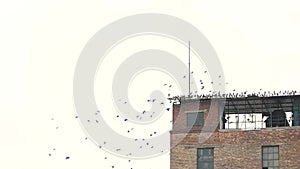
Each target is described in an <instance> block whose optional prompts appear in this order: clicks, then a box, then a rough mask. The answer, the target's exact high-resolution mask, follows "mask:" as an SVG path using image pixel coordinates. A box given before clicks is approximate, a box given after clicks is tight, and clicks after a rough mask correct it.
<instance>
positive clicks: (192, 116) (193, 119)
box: [186, 112, 204, 127]
mask: <svg viewBox="0 0 300 169" xmlns="http://www.w3.org/2000/svg"><path fill="white" fill-rule="evenodd" d="M186 119H187V126H188V127H193V126H203V123H204V113H203V112H189V113H187V115H186Z"/></svg>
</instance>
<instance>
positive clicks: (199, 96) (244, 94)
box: [48, 71, 297, 169]
mask: <svg viewBox="0 0 300 169" xmlns="http://www.w3.org/2000/svg"><path fill="white" fill-rule="evenodd" d="M190 73H191V74H193V73H194V72H193V71H192V72H190ZM204 73H207V71H204ZM182 78H184V79H185V78H187V75H184V76H183V77H182ZM218 78H222V76H221V75H219V76H218ZM198 82H199V83H200V88H199V89H200V90H201V92H198V91H194V92H192V93H189V94H188V95H180V96H179V95H177V96H174V95H172V93H171V92H170V89H171V88H172V87H173V84H169V83H164V84H162V85H163V86H164V87H167V88H168V89H169V90H168V91H169V92H167V94H166V95H167V98H168V101H167V100H165V101H163V100H157V99H156V98H152V99H147V100H146V102H148V103H152V104H159V105H161V106H164V111H166V112H169V111H170V110H171V106H172V104H173V103H174V102H176V101H181V100H182V99H183V100H184V99H211V98H241V97H253V96H257V97H272V96H286V95H295V94H296V93H297V91H294V90H292V91H279V92H275V91H274V92H270V91H268V92H265V91H264V92H263V91H262V89H260V90H259V92H257V93H248V92H247V91H243V92H236V90H235V89H234V90H233V91H232V92H231V93H226V94H225V93H222V92H220V91H213V90H209V91H208V93H207V94H203V92H202V91H204V88H206V86H205V83H204V81H203V80H199V81H198ZM213 83H214V82H212V81H211V82H209V83H208V84H209V85H210V86H211V85H212V84H213ZM225 84H228V83H225ZM200 93H202V94H200ZM119 101H122V102H123V104H128V100H122V99H119ZM155 113H159V112H149V111H146V110H143V111H141V112H140V114H139V115H137V116H136V118H137V119H139V120H141V119H142V118H143V116H145V115H148V116H150V118H152V117H153V115H154V114H155ZM99 114H100V111H96V112H95V115H99ZM115 117H116V118H117V119H122V117H121V116H120V115H119V114H118V115H116V116H115ZM75 118H76V119H77V118H79V116H78V115H76V116H75ZM51 120H54V118H51ZM122 120H124V122H130V120H129V119H127V118H123V119H122ZM87 122H88V123H92V122H95V123H99V121H98V120H97V119H93V120H92V119H88V120H87ZM170 122H171V123H172V120H170ZM55 129H56V130H58V129H59V127H58V126H56V127H55ZM133 130H134V128H133V127H131V128H128V129H126V132H127V134H130V133H131V132H132V131H133ZM157 133H158V132H157V131H153V132H150V133H148V134H149V136H150V137H154V136H155V135H156V134H157ZM84 139H85V140H88V137H85V138H84ZM137 140H138V139H133V141H137ZM142 140H143V141H145V146H144V147H150V148H154V147H153V146H152V145H151V143H150V142H148V141H147V140H146V139H142ZM105 144H107V142H106V141H104V142H103V144H102V145H99V146H98V147H99V148H100V149H101V148H102V147H103V146H104V145H105ZM137 146H139V148H140V149H143V148H144V147H143V146H142V145H137ZM55 150H56V149H55V148H53V149H52V151H55ZM115 151H116V152H119V151H122V148H121V147H120V148H116V149H115ZM161 152H164V151H163V150H161ZM52 155H53V153H51V152H50V153H48V156H49V157H51V156H52ZM127 155H128V156H130V155H132V153H129V154H127ZM70 159H71V157H70V156H69V155H67V156H65V160H70ZM107 159H108V157H107V156H105V157H104V160H107ZM131 161H132V160H130V159H129V160H128V162H131ZM110 167H111V168H115V167H116V165H111V166H110ZM130 169H133V168H132V167H131V168H130Z"/></svg>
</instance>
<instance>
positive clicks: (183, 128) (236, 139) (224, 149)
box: [170, 95, 300, 169]
mask: <svg viewBox="0 0 300 169" xmlns="http://www.w3.org/2000/svg"><path fill="white" fill-rule="evenodd" d="M299 104H300V96H299V95H288V96H287V95H286V96H270V97H258V96H245V97H230V98H200V99H199V98H198V99H191V98H180V99H179V104H173V129H172V131H171V162H170V165H171V169H202V168H203V169H204V168H210V169H212V168H214V169H259V168H262V169H277V168H282V169H283V168H286V169H299V168H300V126H299V121H300V116H299Z"/></svg>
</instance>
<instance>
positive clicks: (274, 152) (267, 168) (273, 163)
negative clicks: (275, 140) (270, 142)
mask: <svg viewBox="0 0 300 169" xmlns="http://www.w3.org/2000/svg"><path fill="white" fill-rule="evenodd" d="M262 168H263V169H279V146H263V147H262Z"/></svg>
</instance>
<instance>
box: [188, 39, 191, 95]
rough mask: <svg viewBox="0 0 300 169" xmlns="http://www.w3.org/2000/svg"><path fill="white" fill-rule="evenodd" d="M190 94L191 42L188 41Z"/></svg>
mask: <svg viewBox="0 0 300 169" xmlns="http://www.w3.org/2000/svg"><path fill="white" fill-rule="evenodd" d="M190 95H191V42H190V41H189V94H188V96H190Z"/></svg>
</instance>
